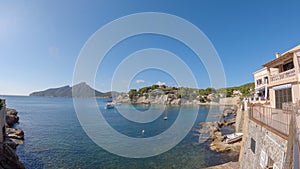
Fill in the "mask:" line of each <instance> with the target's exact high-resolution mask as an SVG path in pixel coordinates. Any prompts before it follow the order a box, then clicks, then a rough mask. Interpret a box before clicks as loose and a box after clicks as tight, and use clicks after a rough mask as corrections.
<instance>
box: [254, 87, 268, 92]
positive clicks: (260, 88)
mask: <svg viewBox="0 0 300 169" xmlns="http://www.w3.org/2000/svg"><path fill="white" fill-rule="evenodd" d="M265 89H266V86H261V87H257V88H255V91H260V90H265Z"/></svg>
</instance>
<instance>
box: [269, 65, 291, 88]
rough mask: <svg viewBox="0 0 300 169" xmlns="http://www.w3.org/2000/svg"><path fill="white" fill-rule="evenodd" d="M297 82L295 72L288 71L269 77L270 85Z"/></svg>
mask: <svg viewBox="0 0 300 169" xmlns="http://www.w3.org/2000/svg"><path fill="white" fill-rule="evenodd" d="M294 81H297V76H296V70H295V68H294V69H290V70H287V71H284V72H281V73H278V74H275V75H271V77H270V85H271V86H274V85H280V84H285V83H291V82H294Z"/></svg>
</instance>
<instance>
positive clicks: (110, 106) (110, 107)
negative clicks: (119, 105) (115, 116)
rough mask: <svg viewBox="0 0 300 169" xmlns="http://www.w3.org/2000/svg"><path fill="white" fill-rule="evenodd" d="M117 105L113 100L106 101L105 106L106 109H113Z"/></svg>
mask: <svg viewBox="0 0 300 169" xmlns="http://www.w3.org/2000/svg"><path fill="white" fill-rule="evenodd" d="M114 107H115V104H113V103H112V102H109V103H106V105H105V108H106V109H112V108H114Z"/></svg>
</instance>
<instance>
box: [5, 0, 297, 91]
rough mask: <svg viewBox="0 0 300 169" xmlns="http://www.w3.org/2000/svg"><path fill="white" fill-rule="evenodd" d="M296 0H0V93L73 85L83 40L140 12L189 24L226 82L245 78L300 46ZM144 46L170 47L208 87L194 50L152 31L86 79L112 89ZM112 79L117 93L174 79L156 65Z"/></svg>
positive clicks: (117, 50) (120, 48)
mask: <svg viewBox="0 0 300 169" xmlns="http://www.w3.org/2000/svg"><path fill="white" fill-rule="evenodd" d="M299 6H300V1H297V0H295V1H289V0H287V1H280V0H264V1H261V0H251V1H240V0H226V1H224V0H190V1H177V0H164V1H159V0H151V1H149V0H126V1H121V0H119V1H116V0H107V1H101V0H100V1H71V0H64V1H60V0H52V1H2V0H0V60H1V62H0V63H1V66H0V67H1V72H2V73H1V81H0V95H28V94H29V93H31V92H33V91H38V90H44V89H47V88H53V87H60V86H64V85H72V82H73V72H74V68H75V65H76V61H77V59H78V56H79V53H80V51H81V49H82V48H83V46H84V45H85V44H86V42H87V40H88V39H89V38H90V37H91V36H92V35H93V34H94V33H95V32H96V31H97V30H98V29H100V28H102V27H103V26H104V25H106V24H108V23H110V22H112V21H114V20H116V19H118V18H120V17H123V16H126V15H130V14H134V13H140V12H161V13H167V14H172V15H175V16H178V17H180V18H183V19H185V20H187V21H188V22H190V23H192V24H194V25H195V26H196V27H197V28H198V29H200V30H201V31H202V32H203V33H204V34H205V35H206V36H207V38H208V39H209V40H210V41H211V43H212V44H213V46H214V48H215V49H216V51H217V53H218V56H219V58H220V60H221V62H222V65H223V67H224V73H225V75H226V85H227V86H239V85H242V84H245V83H248V82H252V81H253V74H252V73H253V72H254V71H256V70H258V69H260V68H262V67H261V65H262V64H263V63H266V62H268V61H270V60H272V59H274V58H275V53H276V52H280V53H283V52H285V51H287V50H288V49H290V48H292V47H294V46H296V45H298V44H300V38H299V37H300V31H299V27H300V22H299V18H300V12H299ZM136 26H141V25H138V24H137V25H136ZM174 29H175V30H176V28H174ZM108 40H109V39H105V40H103V43H105V42H106V41H108ZM100 45H101V44H100ZM199 45H201V44H199ZM147 48H160V49H164V50H168V51H171V52H172V53H174V54H176V55H177V56H178V57H179V58H180V59H181V60H182V61H184V62H185V64H186V65H187V66H188V67H189V68H190V70H191V71H192V72H193V74H194V76H195V78H196V80H197V84H198V86H197V87H199V88H206V87H209V86H211V84H210V81H209V75H208V73H207V70H206V69H205V66H204V65H203V63H202V62H201V60H199V59H198V58H197V55H196V54H195V53H193V51H191V50H190V49H189V48H188V47H187V46H185V45H184V44H182V43H181V42H178V41H176V40H174V39H172V38H169V37H165V36H161V35H151V34H145V35H137V36H133V37H130V38H128V39H126V40H124V41H122V42H120V43H119V44H117V45H116V46H114V47H113V48H112V49H111V51H109V52H108V53H107V55H106V56H105V58H104V59H103V62H101V63H99V65H100V66H99V67H98V71H97V74H96V77H95V84H92V85H94V87H95V88H96V89H97V90H99V91H103V92H105V91H109V90H111V82H112V77H113V75H114V72H115V71H116V69H117V68H118V66H119V65H120V63H122V62H123V61H124V59H125V58H127V57H128V56H129V55H130V54H132V53H134V52H135V51H138V50H142V49H147ZM161 57H164V56H161ZM153 62H155V61H153ZM156 62H159V61H158V60H156ZM170 67H172V65H170ZM216 69H217V68H216ZM178 76H180V75H178ZM118 80H120V82H118V83H117V85H116V86H115V87H116V88H115V89H116V90H119V91H124V90H125V91H126V90H128V89H130V88H140V87H143V86H148V85H151V84H155V83H158V84H166V85H171V86H176V85H178V83H177V81H176V78H174V75H172V74H170V73H168V72H164V71H162V70H159V69H148V70H143V71H139V72H136V74H135V75H134V76H133V77H131V78H130V79H118ZM122 80H127V81H128V82H129V86H128V85H127V86H124V85H123V84H122V83H121V81H122ZM183 85H184V86H187V87H194V86H193V85H191V86H189V85H190V84H188V83H184V84H183Z"/></svg>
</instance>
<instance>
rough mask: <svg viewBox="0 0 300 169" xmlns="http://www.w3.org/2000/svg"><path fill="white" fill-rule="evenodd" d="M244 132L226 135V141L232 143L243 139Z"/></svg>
mask: <svg viewBox="0 0 300 169" xmlns="http://www.w3.org/2000/svg"><path fill="white" fill-rule="evenodd" d="M242 137H243V133H232V134H227V135H225V141H226V143H228V144H230V143H233V142H236V141H239V140H240V139H242Z"/></svg>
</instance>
